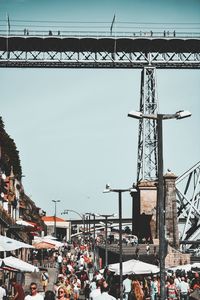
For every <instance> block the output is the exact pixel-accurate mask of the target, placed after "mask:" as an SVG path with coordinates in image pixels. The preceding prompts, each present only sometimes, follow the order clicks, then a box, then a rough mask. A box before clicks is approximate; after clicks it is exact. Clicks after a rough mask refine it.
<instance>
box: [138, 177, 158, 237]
mask: <svg viewBox="0 0 200 300" xmlns="http://www.w3.org/2000/svg"><path fill="white" fill-rule="evenodd" d="M138 189H139V192H140V216H141V221H142V219H144V217H145V216H146V226H147V227H148V228H146V231H147V233H148V232H150V233H151V239H155V238H156V237H157V230H156V228H157V225H156V219H157V218H156V214H157V187H156V182H155V181H148V180H143V181H140V183H139V184H138ZM147 223H149V224H147ZM139 226H140V229H141V226H142V224H141V223H139Z"/></svg>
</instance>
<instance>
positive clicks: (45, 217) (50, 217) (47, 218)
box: [42, 216, 66, 222]
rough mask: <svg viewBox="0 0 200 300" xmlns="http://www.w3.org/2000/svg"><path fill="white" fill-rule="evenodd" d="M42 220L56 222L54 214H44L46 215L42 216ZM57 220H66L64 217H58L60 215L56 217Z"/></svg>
mask: <svg viewBox="0 0 200 300" xmlns="http://www.w3.org/2000/svg"><path fill="white" fill-rule="evenodd" d="M42 220H43V221H44V222H54V220H55V217H54V216H44V217H42ZM56 221H57V222H66V221H65V220H64V219H61V218H58V217H56Z"/></svg>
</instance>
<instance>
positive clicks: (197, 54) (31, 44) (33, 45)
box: [0, 31, 200, 69]
mask: <svg viewBox="0 0 200 300" xmlns="http://www.w3.org/2000/svg"><path fill="white" fill-rule="evenodd" d="M82 34H83V33H82ZM145 66H148V67H156V68H162V69H166V68H173V69H199V68H200V33H199V34H197V33H196V34H192V33H190V34H186V33H185V34H183V33H181V34H178V33H176V34H173V33H168V34H167V33H165V32H164V33H163V32H157V33H151V32H144V33H143V32H142V33H138V32H137V33H135V34H133V33H132V34H131V33H117V32H116V33H115V35H114V36H113V35H111V36H109V34H108V33H106V32H104V33H103V32H101V33H99V32H98V33H97V32H96V33H95V32H87V33H85V36H84V35H80V33H79V34H78V33H66V32H65V35H47V34H42V33H41V32H37V34H34V33H32V34H30V33H29V35H24V34H23V32H18V31H17V32H15V31H12V32H11V33H6V31H3V32H0V67H23V68H25V67H27V68H34V67H36V68H131V69H132V68H144V67H145Z"/></svg>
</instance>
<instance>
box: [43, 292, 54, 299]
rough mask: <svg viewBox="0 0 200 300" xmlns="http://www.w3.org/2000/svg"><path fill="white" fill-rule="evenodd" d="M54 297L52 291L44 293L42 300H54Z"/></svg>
mask: <svg viewBox="0 0 200 300" xmlns="http://www.w3.org/2000/svg"><path fill="white" fill-rule="evenodd" d="M55 299H56V296H55V294H54V292H53V291H46V292H45V295H44V300H55Z"/></svg>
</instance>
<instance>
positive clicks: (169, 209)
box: [164, 172, 179, 249]
mask: <svg viewBox="0 0 200 300" xmlns="http://www.w3.org/2000/svg"><path fill="white" fill-rule="evenodd" d="M176 178H177V176H176V175H175V174H174V173H172V172H168V173H166V174H165V175H164V187H165V228H166V238H167V239H168V242H169V244H170V245H171V246H172V247H173V248H175V249H179V231H178V219H177V205H176V187H175V180H176Z"/></svg>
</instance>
